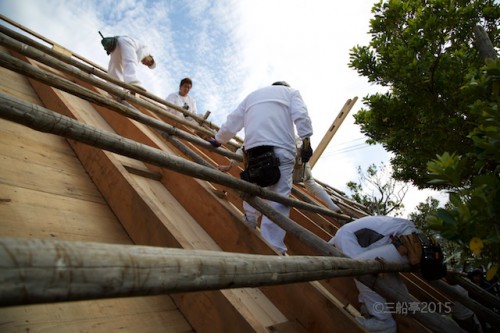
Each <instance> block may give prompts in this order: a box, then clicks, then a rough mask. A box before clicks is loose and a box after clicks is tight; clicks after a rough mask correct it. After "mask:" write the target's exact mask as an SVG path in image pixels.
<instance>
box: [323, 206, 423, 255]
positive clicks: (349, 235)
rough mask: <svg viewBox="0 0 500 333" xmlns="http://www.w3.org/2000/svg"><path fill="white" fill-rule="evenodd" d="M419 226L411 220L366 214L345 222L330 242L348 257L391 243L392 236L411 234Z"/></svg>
mask: <svg viewBox="0 0 500 333" xmlns="http://www.w3.org/2000/svg"><path fill="white" fill-rule="evenodd" d="M414 232H417V228H416V227H415V225H414V224H413V222H411V221H410V220H407V219H403V218H397V217H391V216H366V217H362V218H360V219H357V220H355V221H352V222H349V223H347V224H344V225H343V226H342V227H340V229H339V230H337V233H336V234H335V237H333V238H332V239H331V240H330V241H329V242H328V243H330V244H334V245H335V246H336V247H337V248H339V249H340V250H341V251H342V252H343V253H344V254H345V255H347V256H348V257H351V258H353V257H356V256H358V255H359V254H361V253H363V252H365V251H368V250H371V249H374V248H377V247H380V246H383V245H387V244H391V243H392V240H391V236H401V235H410V234H412V233H414Z"/></svg>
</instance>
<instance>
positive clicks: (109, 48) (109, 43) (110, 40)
mask: <svg viewBox="0 0 500 333" xmlns="http://www.w3.org/2000/svg"><path fill="white" fill-rule="evenodd" d="M99 35H101V37H102V39H101V44H102V46H103V47H104V50H105V51H106V53H107V54H108V55H109V54H110V53H111V52H113V51H114V50H115V49H116V44H118V36H114V37H104V36H103V35H102V34H101V32H100V31H99Z"/></svg>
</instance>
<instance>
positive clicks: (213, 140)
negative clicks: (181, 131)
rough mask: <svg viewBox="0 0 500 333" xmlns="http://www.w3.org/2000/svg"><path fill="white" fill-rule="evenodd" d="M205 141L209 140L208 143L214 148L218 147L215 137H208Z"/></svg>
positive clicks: (218, 143)
mask: <svg viewBox="0 0 500 333" xmlns="http://www.w3.org/2000/svg"><path fill="white" fill-rule="evenodd" d="M207 141H208V142H210V144H211V145H212V146H213V147H215V148H219V147H220V146H221V144H220V142H219V141H217V140H215V138H209V139H207Z"/></svg>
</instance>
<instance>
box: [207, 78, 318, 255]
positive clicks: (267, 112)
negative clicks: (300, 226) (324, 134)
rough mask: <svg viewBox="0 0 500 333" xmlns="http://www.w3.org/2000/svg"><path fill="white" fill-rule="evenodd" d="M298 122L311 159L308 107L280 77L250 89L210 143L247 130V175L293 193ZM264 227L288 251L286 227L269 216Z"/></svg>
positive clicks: (267, 236)
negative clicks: (270, 82)
mask: <svg viewBox="0 0 500 333" xmlns="http://www.w3.org/2000/svg"><path fill="white" fill-rule="evenodd" d="M294 126H295V128H296V130H297V134H298V135H299V137H300V138H301V139H302V140H303V141H304V142H305V146H306V149H303V150H302V151H303V153H302V158H303V160H304V161H305V162H307V161H309V159H310V158H311V155H312V149H311V148H310V141H309V140H310V139H309V138H310V137H311V135H312V134H313V130H312V126H311V119H310V118H309V114H308V112H307V107H306V105H305V103H304V101H303V99H302V96H301V95H300V92H299V91H298V90H296V89H293V88H291V87H290V86H289V85H288V84H287V83H286V82H284V81H279V82H275V83H273V85H271V86H268V87H264V88H261V89H258V90H256V91H254V92H252V93H250V94H249V95H248V96H247V97H246V98H245V99H244V100H243V101H242V102H241V103H240V105H239V106H238V107H237V108H236V109H235V110H234V111H233V112H232V113H230V114H229V115H228V117H227V119H226V122H225V123H224V124H223V125H222V126H221V127H220V129H219V131H218V132H217V133H216V135H215V138H213V139H210V140H209V141H210V143H211V144H212V145H213V146H214V147H218V146H220V144H221V143H227V142H228V141H229V140H230V139H231V138H232V137H233V136H234V135H236V134H237V133H238V132H239V131H240V130H241V129H243V128H244V130H245V137H244V143H243V145H244V147H245V150H246V153H247V154H248V166H247V168H246V169H245V171H243V172H242V174H241V177H242V179H244V180H247V181H250V182H252V183H255V184H257V185H260V186H263V187H267V189H269V190H271V191H274V192H277V193H279V194H281V195H284V196H288V195H289V194H290V192H291V189H292V172H293V166H294V164H295V154H296V148H295V134H294V133H295V129H294ZM268 204H269V205H271V206H272V207H273V208H274V209H275V210H276V211H278V212H280V213H281V214H283V215H284V216H287V217H288V216H289V214H290V207H288V206H286V205H283V204H281V203H277V202H272V201H269V202H268ZM260 231H261V234H262V236H263V237H264V239H266V240H267V241H268V242H269V243H270V244H271V245H272V246H273V247H274V248H275V249H276V250H277V251H278V252H280V253H286V251H287V247H286V245H285V242H284V239H285V234H286V232H285V230H283V229H282V228H280V227H279V226H278V225H276V224H275V223H273V222H272V221H271V220H269V218H267V217H266V216H264V217H263V218H262V221H261V226H260Z"/></svg>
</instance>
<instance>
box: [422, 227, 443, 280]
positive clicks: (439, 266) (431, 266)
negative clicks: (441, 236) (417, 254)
mask: <svg viewBox="0 0 500 333" xmlns="http://www.w3.org/2000/svg"><path fill="white" fill-rule="evenodd" d="M417 235H418V238H419V239H420V242H421V244H422V260H421V261H420V273H421V274H422V276H423V278H424V279H426V280H429V281H433V280H438V279H441V278H442V277H444V276H445V275H446V273H447V269H446V264H445V263H444V256H443V252H442V250H441V246H439V244H438V243H437V242H436V241H435V240H434V239H432V238H429V237H427V236H426V235H424V234H423V233H417Z"/></svg>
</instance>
